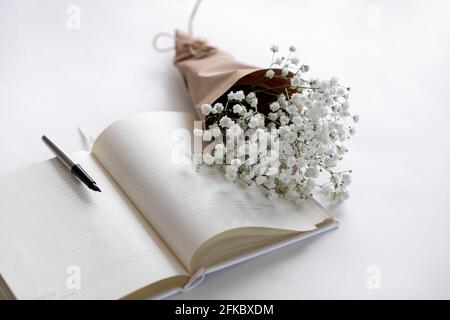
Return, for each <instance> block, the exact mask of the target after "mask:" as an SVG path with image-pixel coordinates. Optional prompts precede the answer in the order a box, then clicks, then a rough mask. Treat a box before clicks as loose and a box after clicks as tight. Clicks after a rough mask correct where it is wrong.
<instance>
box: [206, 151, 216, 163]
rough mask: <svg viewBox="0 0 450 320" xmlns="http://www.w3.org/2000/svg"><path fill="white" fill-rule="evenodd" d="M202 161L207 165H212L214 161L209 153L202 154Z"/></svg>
mask: <svg viewBox="0 0 450 320" xmlns="http://www.w3.org/2000/svg"><path fill="white" fill-rule="evenodd" d="M203 161H204V162H205V164H207V165H212V164H213V163H214V161H215V158H214V157H213V156H212V155H211V154H210V153H204V154H203Z"/></svg>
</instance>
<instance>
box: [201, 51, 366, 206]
mask: <svg viewBox="0 0 450 320" xmlns="http://www.w3.org/2000/svg"><path fill="white" fill-rule="evenodd" d="M290 51H291V52H294V51H295V50H290ZM277 52H278V47H276V48H274V50H273V53H274V55H273V59H272V64H271V66H270V69H269V70H267V71H266V76H265V78H264V79H265V80H262V81H263V82H264V81H266V83H269V81H268V80H267V78H270V79H271V78H273V77H274V76H275V71H274V70H272V66H273V65H277V64H278V65H280V67H281V68H282V71H281V75H282V77H283V78H282V79H280V81H281V82H280V83H281V84H282V83H283V82H282V81H284V82H285V85H284V87H283V86H281V87H279V86H278V87H277V88H276V90H273V91H272V88H270V87H267V86H261V87H258V86H256V85H254V86H253V87H252V88H251V91H250V92H244V91H245V90H238V91H236V92H233V91H231V92H229V93H228V101H229V102H227V103H226V105H225V107H224V105H222V104H220V102H217V103H215V104H214V106H213V107H212V108H211V111H209V108H207V107H205V108H204V109H205V110H202V113H203V111H205V112H206V113H208V111H209V114H211V116H209V114H208V115H205V117H206V118H207V119H208V120H209V121H210V122H209V124H210V125H209V127H208V130H204V131H203V130H200V129H197V131H195V132H194V134H196V135H198V136H201V137H203V140H205V141H210V140H214V143H215V147H214V148H213V151H212V152H211V153H208V154H205V155H204V156H203V163H204V164H205V165H215V164H216V163H220V165H221V166H222V167H223V169H224V170H225V176H226V178H227V179H229V180H231V181H234V182H236V181H237V180H242V181H244V182H245V184H246V185H248V186H249V187H254V186H259V188H260V189H261V190H263V191H264V194H265V195H266V196H268V197H270V198H273V197H275V196H278V197H281V198H284V199H286V200H289V201H292V202H294V203H296V204H298V205H302V204H303V203H305V201H306V200H307V199H308V198H310V197H311V196H312V195H313V194H314V191H315V190H319V191H320V192H321V193H322V194H323V195H325V196H326V197H327V198H328V199H330V200H331V201H333V202H337V201H342V200H345V199H347V198H348V197H349V194H348V191H347V190H346V189H347V187H348V185H349V184H350V183H351V174H350V173H351V170H347V171H338V170H337V167H338V165H339V163H340V161H341V160H342V158H343V156H344V155H345V154H346V153H347V151H348V149H347V147H346V145H345V143H346V141H347V140H348V139H349V138H350V136H351V135H352V134H354V133H355V129H354V127H353V125H354V124H356V123H357V122H358V120H359V116H358V115H351V114H350V113H349V103H348V98H349V90H350V89H349V88H346V87H344V86H342V85H340V84H339V82H338V79H337V78H335V77H332V78H331V79H330V80H323V81H321V80H318V79H313V80H306V79H304V78H303V74H301V73H299V71H301V72H306V71H308V69H309V67H308V66H307V65H302V66H301V67H295V69H294V66H295V64H297V63H298V59H297V58H295V57H294V58H292V57H290V55H289V56H288V58H283V57H280V56H278V54H277ZM283 63H284V64H283ZM291 67H292V68H293V69H290V68H291ZM277 85H279V84H277ZM260 92H262V93H267V94H266V95H265V96H263V98H262V99H260V101H261V102H260V105H258V97H260V98H261V96H260ZM245 94H246V95H245ZM270 97H273V98H270ZM233 102H237V103H233ZM224 111H225V112H224ZM348 120H350V121H352V122H351V123H352V124H351V125H349V122H348ZM211 123H212V124H211ZM222 137H225V138H226V140H227V142H226V146H225V145H224V144H223V142H222ZM244 137H245V138H244ZM228 138H231V139H228ZM229 140H231V141H234V142H233V144H230V145H229ZM225 158H226V159H227V161H228V159H233V160H231V162H230V163H228V164H223V163H224V161H223V160H224V159H225ZM216 160H217V161H216ZM200 161H201V160H200ZM327 175H328V182H326V180H325V183H324V184H323V185H320V184H318V181H319V178H321V180H323V179H322V176H327Z"/></svg>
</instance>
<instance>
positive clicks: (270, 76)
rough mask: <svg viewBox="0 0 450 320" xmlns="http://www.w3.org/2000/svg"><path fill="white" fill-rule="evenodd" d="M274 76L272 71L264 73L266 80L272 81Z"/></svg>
mask: <svg viewBox="0 0 450 320" xmlns="http://www.w3.org/2000/svg"><path fill="white" fill-rule="evenodd" d="M274 75H275V72H274V71H273V70H272V69H269V70H267V71H266V77H267V78H269V79H272V78H273V76H274Z"/></svg>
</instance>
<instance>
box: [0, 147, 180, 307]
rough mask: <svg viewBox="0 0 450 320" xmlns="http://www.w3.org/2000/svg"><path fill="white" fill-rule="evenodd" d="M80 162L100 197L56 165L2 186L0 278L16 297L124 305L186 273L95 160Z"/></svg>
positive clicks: (31, 171)
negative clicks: (151, 286)
mask: <svg viewBox="0 0 450 320" xmlns="http://www.w3.org/2000/svg"><path fill="white" fill-rule="evenodd" d="M75 156H76V157H77V158H78V160H79V161H80V163H81V164H82V166H83V167H84V168H85V169H86V171H87V172H89V173H90V174H91V175H92V176H93V178H94V179H95V180H96V181H97V183H98V185H99V186H100V187H101V189H102V193H98V192H92V191H91V190H89V189H87V188H86V187H85V186H84V185H83V184H81V183H80V182H79V181H78V180H76V179H75V178H74V177H73V176H72V175H71V174H70V172H69V171H68V170H67V169H66V168H64V167H63V166H62V164H61V163H59V162H58V161H57V160H55V159H53V160H49V161H46V162H43V163H40V164H38V165H35V166H33V167H30V168H28V169H25V170H23V171H21V172H19V173H16V174H14V175H11V176H9V177H6V178H3V179H1V180H0V273H1V274H2V276H3V277H4V278H5V280H6V281H7V282H8V285H9V286H10V287H11V289H12V291H13V292H14V294H15V295H16V297H17V298H24V299H53V298H54V299H56V298H68V299H77V298H105V299H108V298H120V297H122V296H125V295H126V294H129V293H130V292H132V291H134V290H136V289H139V288H141V287H143V286H145V285H148V284H150V283H152V282H154V281H157V280H160V279H162V278H165V277H171V276H175V275H179V274H183V273H185V271H184V269H183V268H182V267H181V265H180V264H179V262H178V260H176V259H175V258H174V257H173V256H172V253H171V252H170V251H169V250H168V248H167V247H166V245H165V244H164V243H162V242H161V240H160V239H159V237H158V236H157V235H156V233H155V232H154V231H153V230H152V229H151V227H149V226H148V223H147V222H146V221H145V219H143V218H142V216H141V214H140V213H139V212H138V211H137V209H136V208H135V207H134V205H133V204H132V203H131V202H130V201H129V200H128V198H127V197H126V196H125V195H124V194H123V193H122V192H121V191H120V189H118V188H117V186H116V185H115V184H114V182H113V181H112V179H110V178H109V177H108V176H107V174H106V173H105V172H103V169H102V168H101V166H99V165H98V164H97V162H96V160H95V158H93V157H92V156H91V155H89V154H88V153H77V154H76V155H75ZM77 276H80V278H79V280H80V281H79V282H77V280H78V279H74V278H73V277H77ZM71 277H72V278H71ZM71 281H72V282H71Z"/></svg>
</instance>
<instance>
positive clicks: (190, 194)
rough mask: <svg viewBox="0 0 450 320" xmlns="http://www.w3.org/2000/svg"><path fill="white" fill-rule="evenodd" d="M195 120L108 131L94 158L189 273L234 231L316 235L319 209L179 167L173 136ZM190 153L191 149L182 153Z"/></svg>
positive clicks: (124, 125)
mask: <svg viewBox="0 0 450 320" xmlns="http://www.w3.org/2000/svg"><path fill="white" fill-rule="evenodd" d="M193 120H194V118H193V116H192V115H191V114H188V113H180V112H150V113H143V114H139V115H135V116H132V117H131V118H129V119H126V120H122V121H119V122H117V123H115V124H113V125H112V126H110V127H109V128H108V129H106V130H105V131H104V132H103V133H102V134H101V135H100V136H99V138H98V139H97V141H96V142H95V144H94V148H93V153H94V154H95V155H96V157H97V158H98V159H99V161H100V162H101V163H102V164H103V166H105V167H106V168H107V170H108V172H110V173H111V175H112V177H113V178H114V179H115V180H116V181H117V182H118V184H119V185H120V186H121V187H122V189H123V190H124V191H125V192H126V193H127V194H128V196H129V197H130V199H132V201H133V202H134V203H135V205H136V206H137V207H138V208H139V209H140V210H141V212H142V213H143V214H144V215H145V216H146V217H147V219H148V220H149V221H150V222H151V224H152V225H153V226H154V227H155V230H157V231H158V233H159V234H160V235H161V237H162V238H163V239H164V240H165V242H166V243H167V244H168V245H169V246H170V247H171V248H172V250H173V251H174V252H175V254H176V255H177V256H178V258H179V259H180V260H181V261H182V262H183V264H184V265H185V266H187V268H189V266H190V261H191V259H192V257H193V255H194V253H195V251H196V250H197V249H198V248H199V247H200V246H201V245H202V244H204V243H205V242H206V241H207V240H208V239H210V238H212V237H214V236H216V235H218V234H220V233H222V232H225V231H229V230H232V229H235V228H244V227H259V228H276V229H284V230H293V231H309V230H314V229H316V226H315V225H316V224H317V223H319V222H322V221H323V220H324V219H327V218H329V215H328V214H327V213H326V211H325V210H323V209H322V208H321V207H320V206H319V205H318V204H316V202H314V201H311V202H308V203H307V204H306V205H305V206H304V207H303V208H302V209H300V208H299V207H298V206H295V205H293V204H290V203H288V202H286V201H277V202H274V201H273V200H268V199H267V198H266V197H264V196H263V195H262V194H261V193H260V192H259V191H258V190H251V189H248V188H244V187H241V186H238V185H236V184H234V183H231V182H229V181H227V180H226V179H225V178H224V174H223V172H221V171H220V169H217V168H208V167H202V168H200V170H199V171H197V170H196V168H195V166H193V165H192V164H180V163H175V162H174V161H173V160H174V158H173V156H174V154H177V151H176V150H177V149H176V148H180V144H181V143H180V141H179V140H178V139H176V137H179V136H180V132H182V129H183V128H184V129H185V131H186V133H187V137H189V133H190V132H192V129H191V128H190V127H192V124H193ZM185 149H189V148H187V147H186V148H185Z"/></svg>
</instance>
